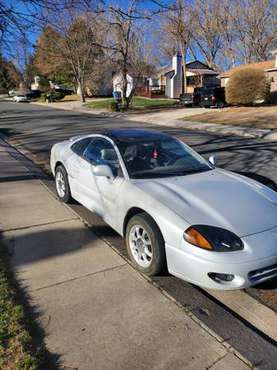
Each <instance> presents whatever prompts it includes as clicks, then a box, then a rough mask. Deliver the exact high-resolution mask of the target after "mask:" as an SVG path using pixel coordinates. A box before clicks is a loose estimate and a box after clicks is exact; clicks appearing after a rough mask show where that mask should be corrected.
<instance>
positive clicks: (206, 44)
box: [193, 0, 222, 68]
mask: <svg viewBox="0 0 277 370" xmlns="http://www.w3.org/2000/svg"><path fill="white" fill-rule="evenodd" d="M220 9H221V0H195V2H194V8H193V40H194V43H195V44H196V45H197V47H198V49H199V50H200V52H201V54H202V55H203V57H204V58H205V61H206V63H207V64H208V66H209V67H212V68H213V67H215V66H216V58H217V55H218V53H219V51H220V50H221V47H222V38H221V33H220Z"/></svg>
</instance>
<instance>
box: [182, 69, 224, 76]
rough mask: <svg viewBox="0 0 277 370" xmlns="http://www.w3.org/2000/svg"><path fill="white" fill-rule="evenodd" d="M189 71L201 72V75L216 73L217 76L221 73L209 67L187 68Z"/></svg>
mask: <svg viewBox="0 0 277 370" xmlns="http://www.w3.org/2000/svg"><path fill="white" fill-rule="evenodd" d="M187 71H190V72H193V73H196V74H199V75H215V76H217V75H218V74H219V73H218V72H216V71H214V70H212V69H208V68H187Z"/></svg>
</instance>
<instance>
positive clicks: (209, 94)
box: [198, 87, 226, 108]
mask: <svg viewBox="0 0 277 370" xmlns="http://www.w3.org/2000/svg"><path fill="white" fill-rule="evenodd" d="M198 93H199V95H200V102H199V104H200V106H201V107H204V108H211V107H214V108H223V107H224V106H225V105H226V100H225V88H224V87H211V88H201V89H199V91H198Z"/></svg>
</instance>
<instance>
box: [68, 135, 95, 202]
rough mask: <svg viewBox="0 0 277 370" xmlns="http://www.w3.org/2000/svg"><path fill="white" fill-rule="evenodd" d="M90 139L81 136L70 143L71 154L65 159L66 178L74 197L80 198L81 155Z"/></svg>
mask: <svg viewBox="0 0 277 370" xmlns="http://www.w3.org/2000/svg"><path fill="white" fill-rule="evenodd" d="M90 141H91V138H90V137H86V138H82V139H79V140H77V141H75V142H74V143H73V144H72V145H71V148H70V149H71V155H70V156H69V157H68V159H67V160H66V169H67V172H68V180H69V184H70V190H71V194H72V196H73V198H74V199H76V200H78V201H80V202H81V200H80V193H81V184H80V179H81V175H80V170H81V165H82V156H83V153H84V150H85V149H86V147H87V146H88V145H89V143H90Z"/></svg>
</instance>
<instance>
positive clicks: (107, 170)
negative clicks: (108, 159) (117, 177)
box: [93, 164, 114, 180]
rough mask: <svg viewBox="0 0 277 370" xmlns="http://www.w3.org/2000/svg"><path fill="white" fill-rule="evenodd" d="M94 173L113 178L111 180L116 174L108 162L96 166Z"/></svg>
mask: <svg viewBox="0 0 277 370" xmlns="http://www.w3.org/2000/svg"><path fill="white" fill-rule="evenodd" d="M93 173H94V175H95V176H102V177H107V178H108V179H111V180H113V179H114V175H113V172H112V170H111V167H109V166H107V165H106V164H100V165H98V166H95V167H94V168H93Z"/></svg>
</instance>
